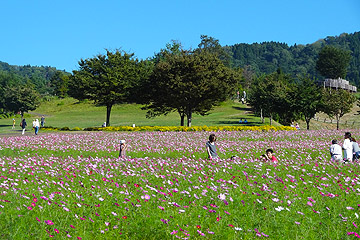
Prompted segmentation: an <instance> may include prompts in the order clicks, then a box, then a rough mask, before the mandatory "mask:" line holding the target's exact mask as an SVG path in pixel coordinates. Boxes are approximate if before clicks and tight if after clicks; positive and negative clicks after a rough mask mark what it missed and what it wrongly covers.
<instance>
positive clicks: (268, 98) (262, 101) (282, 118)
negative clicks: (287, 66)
mask: <svg viewBox="0 0 360 240" xmlns="http://www.w3.org/2000/svg"><path fill="white" fill-rule="evenodd" d="M295 98H296V89H295V85H294V84H293V80H292V78H291V77H290V76H289V75H287V74H284V73H283V72H282V71H281V70H280V69H278V71H277V72H274V73H272V74H267V75H262V76H260V77H258V78H256V79H255V80H254V82H253V84H252V85H251V88H250V93H249V103H250V105H251V106H252V107H253V109H254V111H255V112H256V113H258V114H260V116H261V117H263V115H265V116H268V117H269V118H270V124H272V119H273V118H274V117H276V118H277V120H279V122H280V123H282V124H287V125H289V124H290V123H291V122H292V121H294V120H296V119H297V118H298V114H297V111H296V107H295V103H296V102H295Z"/></svg>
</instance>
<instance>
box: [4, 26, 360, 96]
mask: <svg viewBox="0 0 360 240" xmlns="http://www.w3.org/2000/svg"><path fill="white" fill-rule="evenodd" d="M326 45H332V46H336V47H339V48H341V49H345V50H349V51H350V52H351V56H352V58H351V61H350V66H349V69H348V72H347V77H346V79H347V80H349V81H350V82H351V83H352V84H354V85H356V86H358V87H360V67H359V66H360V32H355V33H351V34H347V33H343V34H341V35H340V36H335V37H333V36H329V37H326V38H324V39H320V40H318V41H316V42H315V43H311V44H307V45H296V44H295V45H293V46H289V45H288V44H286V43H279V42H263V43H253V44H246V43H239V44H235V45H232V46H224V47H223V49H225V51H226V52H227V53H228V54H229V55H230V62H231V66H232V67H240V68H246V69H247V71H248V72H249V71H250V72H253V73H255V74H257V75H260V74H263V73H266V74H269V73H273V72H275V71H276V70H277V69H278V68H281V70H282V71H283V72H284V73H290V74H291V75H293V76H296V75H298V74H303V73H306V74H309V75H310V76H313V77H316V78H318V79H322V78H323V77H322V76H320V75H319V73H318V72H317V71H316V70H315V65H316V61H317V58H318V53H319V51H320V49H321V48H322V47H324V46H326ZM149 57H151V56H149ZM56 72H62V73H64V72H63V71H59V70H57V69H56V68H55V67H49V66H41V67H37V66H30V65H25V66H16V65H9V64H8V63H5V62H1V61H0V85H1V84H2V85H8V84H9V83H10V84H11V83H12V82H13V83H23V84H25V83H31V84H33V85H34V88H35V90H36V91H37V92H38V93H40V94H41V95H46V94H53V89H52V88H51V84H50V82H51V78H52V77H53V76H54V75H55V74H56ZM65 74H66V73H65Z"/></svg>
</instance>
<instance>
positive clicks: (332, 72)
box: [316, 46, 351, 79]
mask: <svg viewBox="0 0 360 240" xmlns="http://www.w3.org/2000/svg"><path fill="white" fill-rule="evenodd" d="M350 59H351V55H350V52H349V51H345V50H342V49H340V48H336V47H333V46H325V47H324V48H322V49H321V51H320V53H319V59H318V60H317V62H316V70H318V71H319V72H320V74H321V75H323V76H324V77H326V78H332V79H337V78H345V76H346V72H347V68H348V66H349V63H350Z"/></svg>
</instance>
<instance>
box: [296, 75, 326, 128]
mask: <svg viewBox="0 0 360 240" xmlns="http://www.w3.org/2000/svg"><path fill="white" fill-rule="evenodd" d="M321 97H322V95H321V90H320V89H319V87H318V85H316V84H315V81H314V79H311V78H310V77H309V76H306V75H304V76H302V77H301V78H300V81H299V82H298V83H297V86H296V109H295V110H296V111H298V112H299V114H301V115H302V116H303V117H304V119H305V121H306V126H307V129H308V130H309V128H310V120H311V118H313V117H314V116H315V114H316V113H317V112H318V111H319V110H320V108H321Z"/></svg>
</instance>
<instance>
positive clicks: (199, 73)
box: [144, 49, 240, 126]
mask: <svg viewBox="0 0 360 240" xmlns="http://www.w3.org/2000/svg"><path fill="white" fill-rule="evenodd" d="M239 79H240V76H239V74H238V73H237V72H235V71H233V70H231V69H229V68H228V67H226V66H224V64H223V63H222V62H221V60H219V58H218V56H217V55H215V54H212V53H210V52H207V51H203V52H196V53H194V52H191V51H187V50H183V49H180V51H175V52H174V51H170V52H163V54H162V58H161V61H159V62H158V63H157V64H156V65H155V67H154V70H153V74H152V75H151V77H150V78H149V82H148V83H147V84H148V86H149V87H150V89H149V97H148V101H147V105H146V107H145V108H144V109H147V110H148V116H157V115H162V114H167V113H169V112H171V111H177V112H178V113H179V115H180V119H181V121H180V125H181V126H183V125H184V118H185V116H186V117H187V126H191V121H192V115H193V113H197V114H200V115H205V114H207V113H208V111H210V110H211V109H212V108H213V107H214V106H215V105H217V104H219V103H220V102H221V101H224V100H225V99H226V98H227V97H228V96H229V95H230V93H231V92H232V90H233V89H234V87H235V86H236V85H237V82H238V81H239Z"/></svg>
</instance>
